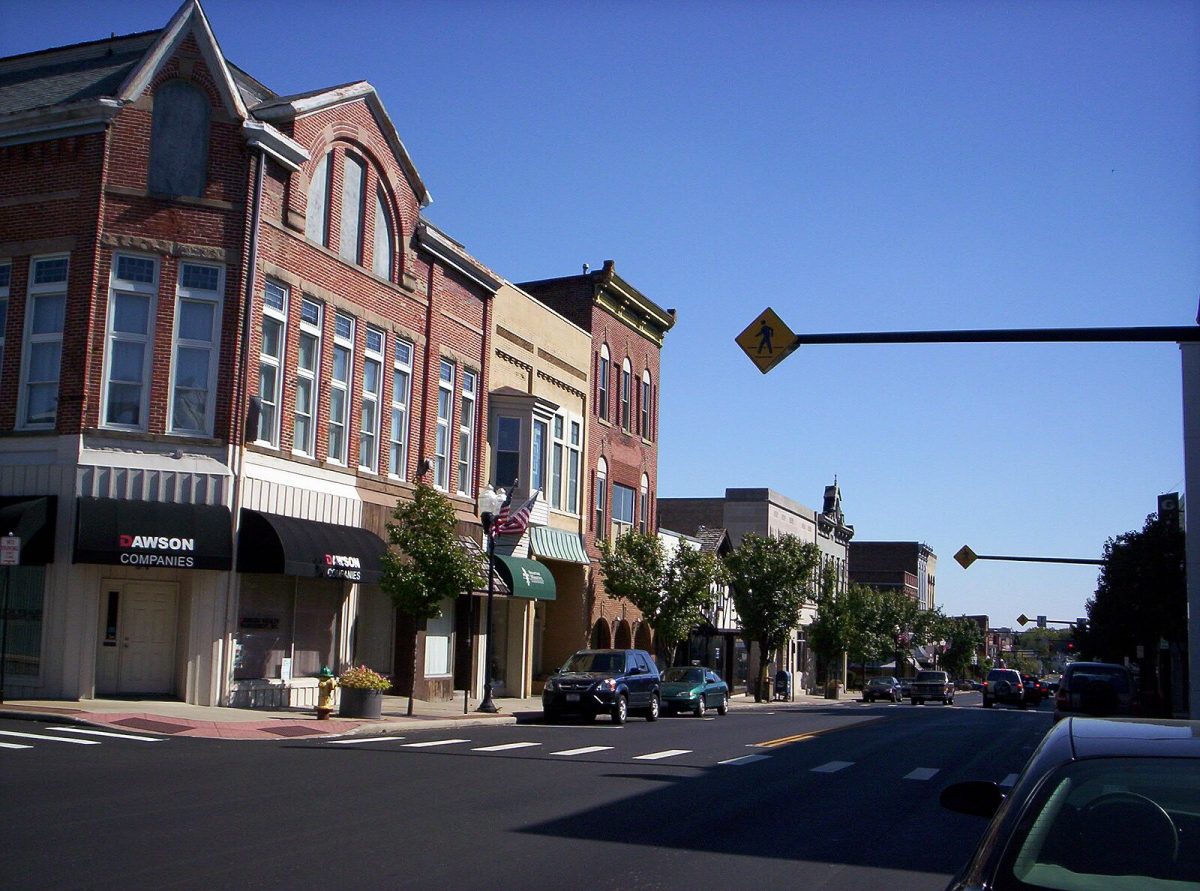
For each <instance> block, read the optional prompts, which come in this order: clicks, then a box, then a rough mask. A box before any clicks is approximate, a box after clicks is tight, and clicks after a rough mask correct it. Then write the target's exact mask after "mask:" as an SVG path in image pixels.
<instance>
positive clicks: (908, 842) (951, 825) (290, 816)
mask: <svg viewBox="0 0 1200 891" xmlns="http://www.w3.org/2000/svg"><path fill="white" fill-rule="evenodd" d="M978 703H979V697H978V694H959V695H958V696H957V697H956V702H955V705H954V706H941V705H925V706H919V707H914V706H911V705H907V704H902V705H890V704H888V705H884V704H876V705H866V704H863V703H840V704H836V705H830V706H828V707H820V706H811V705H810V706H804V707H788V706H787V705H786V704H781V705H780V707H779V708H777V709H775V710H773V711H769V712H768V711H764V710H761V709H756V710H745V711H733V712H730V714H728V715H726V716H724V717H717V716H715V715H711V714H710V716H709V717H706V718H704V719H695V718H690V717H680V718H663V719H661V720H659V721H658V722H656V723H653V724H651V723H648V722H646V721H644V720H640V719H636V718H635V719H631V720H630V721H629V723H628V724H626V725H624V726H621V727H617V726H612V725H609V724H607V723H606V722H605V721H604V720H603V719H601V720H599V721H597V722H596V723H595V724H591V725H588V724H562V725H544V724H540V723H537V724H527V725H520V724H519V725H508V726H490V727H464V728H460V729H459V730H458V731H456V732H448V731H440V730H438V731H423V732H419V733H410V734H408V735H406V736H404V737H398V736H393V737H384V738H375V739H369V740H365V739H362V738H350V739H348V740H346V741H332V740H327V741H316V740H295V741H279V742H275V741H264V742H240V741H225V740H209V739H187V738H168V739H157V740H154V738H152V737H145V738H144V739H136V738H132V737H133V735H132V734H121V735H120V736H119V737H113V736H99V735H94V734H85V733H82V732H79V731H78V730H67V729H65V728H64V727H63V726H62V725H59V726H57V727H54V726H52V725H43V724H40V723H37V722H28V721H2V722H0V825H2V826H3V833H4V839H3V845H0V888H3V889H9V888H13V889H17V888H20V889H28V888H50V887H53V888H58V889H64V888H89V889H92V888H121V889H129V888H151V887H153V888H205V889H211V888H221V887H226V888H239V889H240V888H289V889H306V888H322V889H330V888H336V889H355V888H432V887H435V886H437V887H450V888H456V889H474V888H486V889H490V891H494V889H507V888H521V889H559V888H587V889H590V888H605V889H607V888H613V889H616V888H620V889H650V888H663V889H674V888H680V889H685V888H686V889H689V891H694V889H697V888H707V887H712V886H714V885H717V884H734V883H736V884H737V885H738V886H741V887H761V886H763V885H764V884H767V883H772V884H773V883H776V882H786V883H787V885H786V886H784V887H796V888H806V889H808V888H820V889H848V891H849V889H854V891H860V889H873V888H880V889H883V888H886V889H923V891H924V889H940V888H942V887H944V886H945V884H946V882H947V881H948V880H949V879H950V876H951V875H952V874H953V872H954V871H955V870H957V869H958V867H959V866H961V865H962V863H963V862H965V860H966V858H967V856H968V855H969V853H970V851H971V850H972V848H973V847H974V845H975V843H976V841H977V840H978V838H979V835H980V833H981V832H982V830H983V828H984V826H985V822H984V821H982V820H980V819H977V818H971V817H965V816H962V815H959V814H954V813H951V812H949V811H945V810H943V809H942V808H940V807H939V805H938V803H937V797H938V794H939V792H940V791H941V789H942V788H943V787H944V786H946V785H948V784H949V783H951V782H955V781H958V780H961V779H990V780H995V781H997V782H1004V781H1006V780H1007V781H1009V782H1011V781H1012V779H1014V778H1015V774H1016V773H1017V772H1018V771H1019V770H1020V769H1021V767H1022V765H1023V764H1024V762H1025V760H1026V759H1027V758H1028V756H1029V755H1030V753H1031V752H1032V751H1033V748H1034V747H1035V746H1036V744H1037V742H1038V741H1039V740H1040V739H1041V737H1042V735H1043V734H1044V733H1045V732H1046V730H1048V729H1049V726H1050V716H1049V712H1048V708H1049V704H1048V703H1047V704H1044V705H1043V706H1042V707H1041V710H1039V711H1036V712H1035V711H1027V712H1023V711H1018V710H1010V709H1004V708H996V709H982V708H979V704H978ZM12 733H24V734H34V735H37V736H41V737H51V739H31V738H29V737H19V736H12V735H9V734H12ZM67 739H71V740H74V741H73V742H67V741H65V740H67ZM151 740H154V741H151ZM88 743H90V744H88ZM14 745H20V746H28V748H9V746H14Z"/></svg>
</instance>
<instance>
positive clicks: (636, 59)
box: [0, 0, 1200, 625]
mask: <svg viewBox="0 0 1200 891" xmlns="http://www.w3.org/2000/svg"><path fill="white" fill-rule="evenodd" d="M204 6H205V10H206V12H207V14H208V16H209V19H210V21H211V22H212V25H213V28H214V30H215V32H216V35H217V39H218V40H219V41H220V43H221V46H222V49H223V50H224V52H225V54H226V56H227V57H228V58H230V59H231V60H232V61H233V62H235V63H236V64H238V65H240V66H241V67H243V68H245V69H246V70H248V71H249V72H250V73H251V74H253V75H254V76H255V77H257V78H258V79H260V80H262V81H263V82H264V83H266V84H267V85H268V86H270V87H271V88H272V89H274V90H276V91H277V92H279V93H292V92H301V91H305V90H310V89H314V88H317V87H322V86H331V85H334V84H341V83H346V82H349V81H355V80H360V79H361V80H369V81H370V82H371V83H373V84H374V85H375V86H376V87H377V88H378V89H379V91H380V95H381V96H382V98H383V101H384V104H385V105H386V106H387V108H388V111H389V113H390V114H391V116H392V119H393V120H394V122H395V124H396V126H397V128H398V129H399V131H400V134H401V136H402V138H403V139H404V141H405V144H406V146H407V147H408V149H409V151H410V153H411V154H412V157H413V159H414V161H415V163H416V165H417V168H418V169H419V170H420V172H421V175H422V177H423V178H424V180H425V182H426V184H427V185H428V186H429V188H430V191H431V193H432V195H433V198H434V202H433V204H432V205H431V206H430V207H429V208H428V209H427V211H426V213H427V216H428V217H429V219H430V220H432V221H433V222H435V223H436V224H438V225H439V226H441V227H443V228H444V229H445V230H446V231H447V232H449V233H450V234H451V235H452V236H453V237H454V238H456V239H458V240H459V241H461V242H463V243H464V244H465V245H466V246H467V248H468V249H469V250H470V251H472V253H474V254H475V255H476V256H477V257H479V258H480V259H481V260H482V261H483V262H485V263H487V264H488V265H489V266H491V267H492V268H493V269H495V270H497V271H498V272H500V273H501V274H502V275H504V276H505V277H507V278H509V279H511V280H513V281H522V280H530V279H538V278H545V277H550V276H556V275H568V274H574V273H576V272H578V271H579V270H580V268H581V266H582V264H583V263H589V264H590V265H591V266H592V267H593V268H595V267H597V266H599V265H600V264H601V263H602V262H603V261H604V260H605V259H610V258H611V259H613V260H615V261H616V268H617V270H618V272H619V273H620V274H621V275H622V276H624V277H625V278H626V279H627V280H629V281H630V282H631V283H633V284H634V285H635V286H636V287H638V288H639V289H640V290H642V291H643V292H644V293H645V294H646V295H647V296H649V297H650V298H651V299H653V300H654V301H656V302H657V303H659V304H661V305H662V306H664V307H674V308H676V309H677V310H678V313H679V321H678V324H677V325H676V327H675V329H674V330H672V331H671V332H670V334H669V335H668V338H667V342H666V346H665V348H664V351H663V366H662V411H661V444H662V448H661V454H660V467H659V493H660V495H662V496H686V495H693V496H694V495H719V494H721V493H722V492H723V490H724V489H725V487H727V486H752V487H761V486H769V487H770V488H773V489H775V490H777V491H779V492H782V493H784V494H785V495H787V496H789V497H791V498H793V499H795V500H797V501H800V502H801V503H804V504H807V505H810V506H815V507H820V501H821V495H822V490H823V487H824V486H825V485H826V484H828V483H829V482H831V481H832V480H833V478H834V476H835V475H836V476H837V479H838V482H839V483H840V485H841V488H842V494H843V501H844V508H845V511H846V514H847V519H848V521H849V522H850V523H852V524H854V526H855V528H856V530H857V532H856V534H857V537H858V538H860V539H865V540H920V541H924V542H926V543H928V544H929V545H930V546H931V547H932V548H933V549H934V551H935V552H936V553H937V554H938V557H939V565H938V571H937V590H938V601H939V603H940V604H941V605H942V607H943V608H944V609H945V610H946V612H948V613H950V614H960V613H986V614H988V615H989V616H990V617H991V619H992V622H993V624H994V625H1006V624H1007V625H1012V624H1014V623H1015V620H1016V617H1017V615H1018V614H1020V613H1022V612H1024V613H1026V614H1028V615H1030V616H1034V615H1038V614H1042V615H1048V616H1049V617H1050V618H1051V619H1072V618H1074V617H1075V616H1081V615H1083V614H1084V612H1083V609H1084V602H1085V600H1086V599H1087V598H1088V597H1089V596H1090V595H1091V593H1092V592H1093V591H1094V589H1095V583H1096V571H1095V568H1094V567H1079V566H1053V565H1039V564H1024V563H1000V562H995V561H992V562H980V563H976V564H975V565H974V566H973V567H972V568H971V569H970V570H966V571H964V570H962V569H961V568H959V566H958V565H957V564H956V563H955V562H954V561H953V559H952V557H953V554H954V553H955V551H957V550H958V548H959V547H960V546H962V545H963V544H968V545H970V546H971V547H972V548H973V549H974V550H975V551H976V552H977V553H980V554H997V555H1025V556H1052V557H1089V558H1093V557H1099V556H1101V553H1102V550H1103V547H1104V543H1105V541H1106V539H1108V538H1110V537H1112V536H1116V535H1119V534H1120V533H1122V532H1125V531H1128V530H1131V529H1138V528H1141V526H1142V524H1143V522H1144V520H1145V518H1146V515H1147V514H1149V513H1151V512H1153V511H1154V510H1155V508H1156V496H1157V495H1158V494H1159V493H1162V492H1169V491H1182V489H1183V446H1182V424H1181V410H1182V409H1181V395H1180V362H1179V353H1178V349H1177V348H1176V347H1175V345H1173V344H1147V345H1137V344H1133V345H1130V344H1125V345H1118V344H1091V345H1025V346H1018V345H1003V344H997V345H940V346H939V345H904V346H821V347H816V346H814V347H803V348H801V349H800V350H799V351H798V352H796V353H794V354H793V355H792V356H790V357H789V358H788V359H787V360H786V361H784V362H783V363H782V364H781V365H779V366H778V367H777V368H776V369H775V370H773V371H772V372H770V374H768V375H765V376H764V375H762V374H760V373H759V372H758V370H757V369H756V368H754V366H753V365H752V364H751V363H750V361H749V360H748V359H747V358H746V357H745V356H744V355H742V353H741V352H740V350H739V349H738V347H737V346H736V345H735V344H734V342H733V338H734V337H735V336H736V335H737V334H738V333H739V332H740V331H741V330H742V329H743V328H744V327H746V326H747V325H748V324H749V323H750V322H752V321H753V320H754V317H755V315H756V314H757V313H758V312H759V311H760V310H761V309H762V308H763V307H765V306H771V307H772V308H774V309H775V311H776V312H777V313H778V314H779V315H780V316H781V317H782V318H783V320H784V321H785V322H786V323H787V324H788V325H789V326H790V327H791V328H792V329H793V330H796V331H805V332H848V331H889V330H926V329H941V328H953V329H958V328H1004V327H1031V328H1039V327H1075V326H1078V327H1092V326H1126V325H1186V324H1191V323H1193V322H1194V321H1195V320H1196V314H1197V299H1198V295H1200V5H1197V4H1195V3H1182V2H1180V3H1176V2H1153V0H1144V2H1104V3H1100V2H1041V3H1028V2H971V3H966V2H963V3H954V2H836V3H835V2H810V3H800V2H792V3H783V2H769V0H768V2H657V3H650V2H623V3H622V2H615V3H600V2H586V3H585V2H571V0H563V2H546V3H542V2H520V0H510V2H488V3H484V2H445V3H429V2H421V3H418V2H411V3H410V2H382V0H375V2H367V0H361V2H353V0H352V2H346V3H341V4H333V3H328V2H326V3H317V2H308V0H290V2H287V3H283V2H274V0H270V2H267V0H264V2H252V0H208V2H206V3H205V4H204ZM176 8H177V4H176V3H174V2H172V0H164V2H144V0H123V2H121V3H95V2H90V0H88V2H84V0H39V2H38V3H28V2H15V0H0V54H3V55H9V54H13V53H21V52H28V51H32V50H37V49H41V48H44V47H47V46H52V45H63V44H68V43H74V42H80V41H85V40H94V39H98V38H102V37H105V36H107V35H108V34H109V33H110V32H116V33H118V34H123V33H131V32H135V31H143V30H150V29H155V28H159V27H162V26H163V25H164V24H165V23H166V22H167V21H168V20H169V19H170V17H171V15H172V14H173V13H174V11H175V10H176ZM1197 509H1200V505H1198V506H1197Z"/></svg>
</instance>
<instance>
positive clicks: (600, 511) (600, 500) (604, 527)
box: [592, 457, 608, 541]
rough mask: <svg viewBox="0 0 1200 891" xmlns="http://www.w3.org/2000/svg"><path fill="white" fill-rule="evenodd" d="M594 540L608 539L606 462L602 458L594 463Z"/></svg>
mask: <svg viewBox="0 0 1200 891" xmlns="http://www.w3.org/2000/svg"><path fill="white" fill-rule="evenodd" d="M594 522H595V524H596V525H595V528H594V529H593V530H592V531H593V532H595V534H596V540H597V541H600V540H604V539H607V538H608V462H607V461H605V460H604V458H602V457H601V458H599V459H597V461H596V518H595V521H594Z"/></svg>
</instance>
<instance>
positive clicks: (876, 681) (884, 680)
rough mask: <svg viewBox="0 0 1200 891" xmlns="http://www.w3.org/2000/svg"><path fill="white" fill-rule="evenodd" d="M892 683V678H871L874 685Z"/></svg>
mask: <svg viewBox="0 0 1200 891" xmlns="http://www.w3.org/2000/svg"><path fill="white" fill-rule="evenodd" d="M891 685H892V679H891V678H871V684H870V686H872V687H890V686H891Z"/></svg>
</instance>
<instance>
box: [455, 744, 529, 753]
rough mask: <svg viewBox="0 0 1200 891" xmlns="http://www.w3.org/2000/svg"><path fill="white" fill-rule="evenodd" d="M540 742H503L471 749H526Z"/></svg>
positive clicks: (473, 750) (496, 750) (498, 750)
mask: <svg viewBox="0 0 1200 891" xmlns="http://www.w3.org/2000/svg"><path fill="white" fill-rule="evenodd" d="M540 745H541V743H535V742H516V743H504V744H503V745H500V746H481V747H479V748H478V749H471V751H472V752H507V751H509V750H510V749H527V748H529V747H530V746H540Z"/></svg>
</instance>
